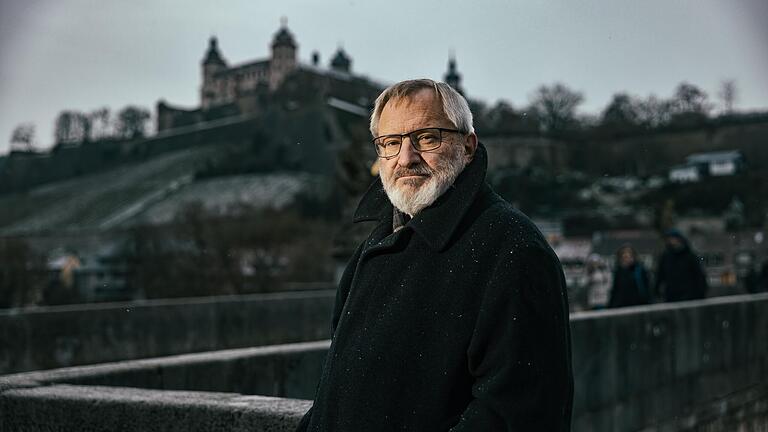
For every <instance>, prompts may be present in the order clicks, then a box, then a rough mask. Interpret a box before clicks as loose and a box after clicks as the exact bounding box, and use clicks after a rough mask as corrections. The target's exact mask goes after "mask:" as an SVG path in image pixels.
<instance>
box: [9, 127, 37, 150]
mask: <svg viewBox="0 0 768 432" xmlns="http://www.w3.org/2000/svg"><path fill="white" fill-rule="evenodd" d="M34 147H35V125H33V124H32V123H24V124H20V125H18V126H16V128H15V129H14V130H13V132H12V133H11V148H12V149H15V150H23V151H31V150H33V149H34Z"/></svg>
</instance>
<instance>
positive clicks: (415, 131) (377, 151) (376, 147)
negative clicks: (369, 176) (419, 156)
mask: <svg viewBox="0 0 768 432" xmlns="http://www.w3.org/2000/svg"><path fill="white" fill-rule="evenodd" d="M429 130H436V131H438V132H440V140H439V144H438V145H437V147H435V148H431V149H429V150H421V149H418V148H416V146H415V145H414V143H417V145H418V140H415V139H414V137H413V136H414V135H415V134H418V133H420V132H424V131H429ZM443 132H455V133H458V134H464V133H465V132H462V131H460V130H458V129H450V128H441V127H428V128H421V129H416V130H414V131H410V132H408V133H404V134H388V135H379V136H377V137H376V138H374V139H372V140H371V143H372V144H373V148H374V149H375V150H376V155H377V156H378V157H380V158H381V159H392V158H394V157H397V155H399V154H400V150H402V149H403V139H404V138H405V137H408V138H410V140H411V146H412V147H413V149H414V150H415V151H416V152H418V153H428V152H432V151H435V150H437V149H439V148H440V146H442V145H443ZM394 137H398V138H400V146H399V148H398V149H397V153H395V154H393V155H391V156H382V155H381V154H380V153H379V147H380V146H379V145H378V144H376V140H379V139H382V138H394Z"/></svg>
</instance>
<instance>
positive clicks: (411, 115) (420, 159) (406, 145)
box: [378, 89, 477, 216]
mask: <svg viewBox="0 0 768 432" xmlns="http://www.w3.org/2000/svg"><path fill="white" fill-rule="evenodd" d="M430 127H433V128H448V129H454V128H455V126H454V125H453V124H452V123H451V121H450V120H448V118H447V117H446V116H445V114H444V113H443V107H442V104H441V103H440V100H439V99H438V98H437V97H436V96H435V94H434V91H433V90H431V89H424V90H421V91H419V92H417V93H415V94H414V95H412V96H410V97H408V98H404V99H395V100H390V101H389V102H387V104H386V105H385V106H384V109H383V110H382V112H381V116H380V117H379V130H378V134H379V135H390V134H405V133H408V132H412V131H414V130H418V129H424V128H430ZM442 136H443V141H442V144H441V145H440V147H439V148H437V149H436V150H433V151H429V152H422V153H419V152H417V151H415V150H414V149H413V146H412V143H411V139H410V138H409V137H405V138H403V143H402V146H401V148H400V153H399V154H398V155H397V156H395V157H393V158H390V159H381V160H380V169H379V172H380V175H381V180H382V183H383V185H384V190H385V191H386V192H387V196H388V197H389V199H390V201H391V202H392V204H393V205H394V206H395V207H397V208H398V209H399V210H400V211H403V212H405V213H407V214H409V215H411V216H413V215H414V214H416V213H418V212H419V211H421V210H422V209H424V208H426V207H428V206H429V205H431V204H432V203H433V202H434V201H435V200H436V199H437V198H438V197H440V195H442V194H443V193H444V192H445V191H446V189H448V187H449V186H450V185H451V184H453V182H454V181H455V180H456V177H458V175H459V173H461V171H462V170H463V169H464V167H465V166H466V164H467V163H468V162H469V160H470V159H471V157H472V155H473V154H474V150H475V148H476V146H477V138H476V137H475V135H474V134H470V135H462V134H460V133H455V132H443V134H442Z"/></svg>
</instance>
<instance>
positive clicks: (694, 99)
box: [672, 82, 712, 116]
mask: <svg viewBox="0 0 768 432" xmlns="http://www.w3.org/2000/svg"><path fill="white" fill-rule="evenodd" d="M672 101H673V109H674V113H675V114H691V113H693V114H701V115H705V116H706V115H707V114H709V111H710V110H711V109H712V106H711V105H710V103H709V101H708V96H707V93H706V92H704V90H702V89H700V88H698V87H696V86H695V85H693V84H689V83H685V82H683V83H680V85H678V86H677V89H676V90H675V96H674V98H673V99H672Z"/></svg>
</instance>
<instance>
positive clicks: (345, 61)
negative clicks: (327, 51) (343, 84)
mask: <svg viewBox="0 0 768 432" xmlns="http://www.w3.org/2000/svg"><path fill="white" fill-rule="evenodd" d="M351 66H352V59H351V58H350V57H349V56H348V55H347V53H345V52H344V48H341V47H339V49H338V50H336V54H334V56H333V59H331V68H332V69H336V70H341V71H345V72H349V69H350V68H351Z"/></svg>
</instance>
